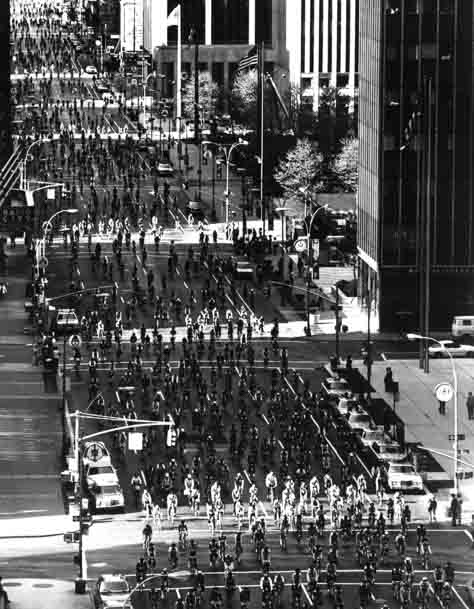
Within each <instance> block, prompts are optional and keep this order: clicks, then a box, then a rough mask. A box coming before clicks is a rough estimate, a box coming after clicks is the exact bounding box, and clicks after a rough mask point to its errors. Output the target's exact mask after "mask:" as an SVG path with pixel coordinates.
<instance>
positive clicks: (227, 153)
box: [202, 140, 248, 224]
mask: <svg viewBox="0 0 474 609" xmlns="http://www.w3.org/2000/svg"><path fill="white" fill-rule="evenodd" d="M202 144H203V145H206V146H210V145H213V146H217V148H218V150H222V151H223V152H224V156H225V166H226V171H225V193H224V195H225V223H226V224H229V197H230V192H229V170H230V161H231V157H232V152H233V151H234V150H235V149H236V148H237V147H238V146H248V142H245V141H243V140H241V141H240V142H234V143H233V144H231V145H230V147H229V148H226V146H225V145H224V144H217V143H216V142H211V141H207V140H205V141H203V142H202Z"/></svg>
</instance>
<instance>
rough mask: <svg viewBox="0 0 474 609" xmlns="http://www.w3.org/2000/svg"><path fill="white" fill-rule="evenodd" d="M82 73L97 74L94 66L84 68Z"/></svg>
mask: <svg viewBox="0 0 474 609" xmlns="http://www.w3.org/2000/svg"><path fill="white" fill-rule="evenodd" d="M84 72H85V73H86V74H97V68H96V67H95V66H86V67H85V68H84Z"/></svg>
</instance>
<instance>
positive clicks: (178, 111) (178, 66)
mask: <svg viewBox="0 0 474 609" xmlns="http://www.w3.org/2000/svg"><path fill="white" fill-rule="evenodd" d="M176 71H177V75H176V87H177V89H176V119H177V120H176V123H177V124H178V125H179V131H180V132H181V105H182V103H181V74H182V69H181V4H178V48H177V60H176Z"/></svg>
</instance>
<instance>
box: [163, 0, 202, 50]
mask: <svg viewBox="0 0 474 609" xmlns="http://www.w3.org/2000/svg"><path fill="white" fill-rule="evenodd" d="M180 3H181V37H182V41H183V44H184V43H186V42H187V41H188V36H189V32H190V30H191V27H194V28H195V30H196V35H197V40H198V42H199V44H204V27H205V26H204V21H205V0H181V2H180ZM177 5H178V2H177V0H168V15H169V14H170V13H171V11H172V10H173V9H174V8H176V6H177ZM177 42H178V32H177V28H176V27H171V28H169V29H168V44H177Z"/></svg>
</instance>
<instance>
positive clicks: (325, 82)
mask: <svg viewBox="0 0 474 609" xmlns="http://www.w3.org/2000/svg"><path fill="white" fill-rule="evenodd" d="M319 86H320V88H321V89H324V88H325V87H329V76H320V77H319Z"/></svg>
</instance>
